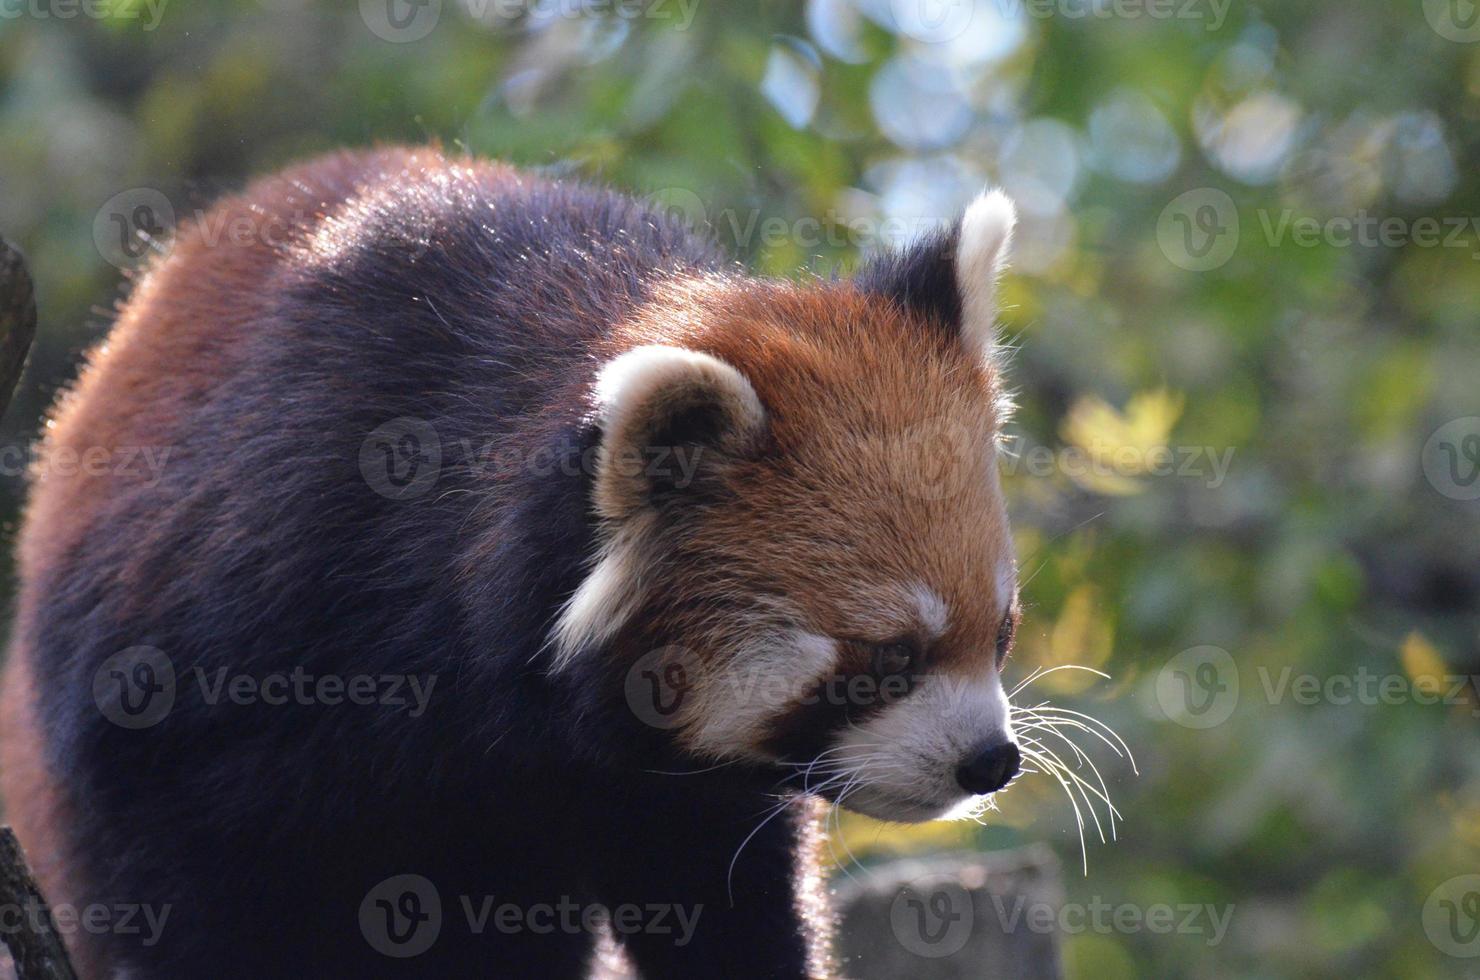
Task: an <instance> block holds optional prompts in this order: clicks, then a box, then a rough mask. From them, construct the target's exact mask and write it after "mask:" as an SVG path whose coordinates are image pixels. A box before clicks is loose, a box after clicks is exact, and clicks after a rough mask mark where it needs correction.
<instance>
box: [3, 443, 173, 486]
mask: <svg viewBox="0 0 1480 980" xmlns="http://www.w3.org/2000/svg"><path fill="white" fill-rule="evenodd" d="M173 451H174V447H173V446H86V447H83V448H81V449H79V448H77V447H75V446H54V445H51V444H50V443H46V442H39V441H38V442H30V443H27V444H26V445H24V446H0V476H9V477H20V476H25V475H26V474H28V473H29V474H31V475H33V476H41V475H44V476H60V477H72V476H117V477H125V478H127V479H129V480H131V481H136V482H137V483H138V484H139V485H141V486H145V487H153V486H156V485H157V484H158V483H159V481H160V478H161V477H162V476H163V475H164V466H165V463H166V462H168V461H169V457H170V453H171V452H173Z"/></svg>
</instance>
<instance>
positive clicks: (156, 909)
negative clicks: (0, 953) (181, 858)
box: [0, 897, 171, 946]
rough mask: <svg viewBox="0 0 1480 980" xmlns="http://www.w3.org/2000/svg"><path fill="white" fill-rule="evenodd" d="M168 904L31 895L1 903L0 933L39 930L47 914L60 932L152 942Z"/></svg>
mask: <svg viewBox="0 0 1480 980" xmlns="http://www.w3.org/2000/svg"><path fill="white" fill-rule="evenodd" d="M170 910H171V906H170V905H169V904H164V905H159V906H155V905H149V904H147V903H144V904H140V903H135V902H116V903H113V904H104V903H102V902H93V903H90V904H88V905H73V904H71V903H69V902H61V903H58V904H56V905H45V904H43V903H41V902H40V901H38V900H37V899H36V898H34V897H28V898H26V899H25V900H24V901H21V902H5V903H0V935H4V936H14V935H16V934H18V933H20V932H23V931H24V932H29V933H38V932H42V931H43V930H45V928H46V917H47V915H48V914H50V916H51V921H52V923H53V924H55V926H56V930H57V932H59V933H61V934H62V935H70V934H75V933H79V932H82V933H87V934H89V935H94V936H104V935H111V936H136V937H138V942H139V944H140V945H142V946H153V945H154V944H155V943H158V942H159V937H160V934H161V933H163V932H164V926H165V922H166V921H168V919H169V917H170Z"/></svg>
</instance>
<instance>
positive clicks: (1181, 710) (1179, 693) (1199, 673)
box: [1156, 646, 1239, 728]
mask: <svg viewBox="0 0 1480 980" xmlns="http://www.w3.org/2000/svg"><path fill="white" fill-rule="evenodd" d="M1238 695H1239V679H1238V665H1237V664H1236V663H1235V662H1234V659H1233V655H1232V654H1230V653H1229V652H1228V651H1227V650H1224V649H1223V648H1222V647H1215V646H1198V647H1192V648H1190V649H1187V650H1183V651H1182V652H1181V653H1179V654H1177V655H1176V656H1175V657H1173V658H1172V659H1171V660H1168V661H1167V662H1166V665H1165V666H1163V667H1162V668H1161V670H1160V671H1159V672H1158V673H1157V675H1156V703H1157V704H1158V705H1160V707H1161V710H1162V712H1163V713H1164V714H1165V715H1166V716H1167V718H1168V719H1170V720H1171V721H1174V722H1176V723H1177V724H1179V725H1182V726H1184V727H1187V728H1212V727H1214V726H1215V725H1221V724H1223V723H1224V722H1225V721H1227V720H1228V719H1229V717H1230V716H1231V715H1232V714H1233V709H1234V708H1235V707H1236V706H1237V705H1238Z"/></svg>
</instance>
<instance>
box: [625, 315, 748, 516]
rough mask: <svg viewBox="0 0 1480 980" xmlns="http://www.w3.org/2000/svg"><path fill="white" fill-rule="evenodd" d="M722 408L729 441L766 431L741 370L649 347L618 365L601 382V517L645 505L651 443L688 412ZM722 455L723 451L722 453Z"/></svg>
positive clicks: (705, 358)
mask: <svg viewBox="0 0 1480 980" xmlns="http://www.w3.org/2000/svg"><path fill="white" fill-rule="evenodd" d="M699 405H704V406H709V407H712V408H714V409H717V410H718V411H719V413H720V414H721V415H722V416H723V417H724V418H725V419H726V420H727V421H728V422H729V423H730V430H728V431H727V433H726V434H725V435H724V436H722V437H721V439H722V442H723V441H734V440H743V439H745V438H747V437H749V436H750V435H752V434H753V433H755V432H757V431H759V429H760V428H761V427H762V426H763V425H764V424H765V420H766V412H765V409H764V408H763V407H762V406H761V400H760V398H758V397H757V396H756V393H755V388H753V387H752V386H751V384H750V381H749V380H747V379H746V377H745V375H743V374H741V373H740V372H739V371H737V370H735V368H733V367H731V366H730V365H728V364H726V363H725V362H724V361H721V360H720V359H719V358H717V357H712V356H710V355H709V354H702V353H699V352H698V351H691V350H685V349H684V348H682V347H670V346H667V345H664V344H648V345H644V346H642V347H634V348H633V349H632V350H630V351H627V352H626V353H625V354H622V355H620V356H618V357H616V358H613V359H612V360H611V361H610V362H609V363H608V364H607V365H606V366H605V367H604V368H602V369H601V373H600V374H599V375H598V376H597V378H596V412H597V417H598V420H599V421H600V424H601V429H602V436H601V445H600V447H599V449H598V450H597V457H596V505H597V510H598V512H599V513H600V514H601V516H602V517H605V518H608V519H611V520H616V519H620V518H623V517H626V516H628V515H629V514H631V513H633V512H634V511H636V510H637V509H638V508H640V507H641V506H642V504H643V503H644V500H643V492H644V490H645V487H644V485H643V481H642V480H641V479H640V478H639V474H640V473H641V472H642V470H641V467H642V466H643V465H644V464H645V463H646V462H648V461H647V460H646V459H645V458H644V456H643V454H644V453H645V452H646V451H647V449H648V440H649V439H650V437H651V436H652V434H653V432H654V431H655V429H657V428H658V427H660V426H661V425H662V423H663V421H664V420H665V419H667V418H671V417H672V416H673V415H674V414H676V413H677V412H679V411H681V410H683V409H684V408H691V407H695V406H699ZM721 448H723V447H721Z"/></svg>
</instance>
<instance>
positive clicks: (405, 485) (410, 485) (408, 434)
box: [360, 416, 442, 500]
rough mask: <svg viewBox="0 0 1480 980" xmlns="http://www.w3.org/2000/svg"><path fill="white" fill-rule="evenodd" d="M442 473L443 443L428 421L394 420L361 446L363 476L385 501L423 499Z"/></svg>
mask: <svg viewBox="0 0 1480 980" xmlns="http://www.w3.org/2000/svg"><path fill="white" fill-rule="evenodd" d="M441 473H442V441H441V439H439V438H438V436H437V430H436V429H435V428H434V427H433V426H432V424H431V423H430V422H428V421H426V420H425V419H417V418H411V417H409V416H408V417H402V418H395V419H391V420H390V421H389V422H387V423H385V424H384V425H381V426H378V427H377V428H376V429H375V431H374V432H371V433H370V434H369V435H368V436H366V437H365V441H364V442H362V443H361V444H360V475H361V476H362V477H364V478H365V482H366V483H367V484H368V485H369V486H370V489H372V490H374V491H375V492H376V493H378V494H380V495H381V496H382V497H388V498H390V499H391V500H411V499H414V498H416V497H420V496H422V495H423V494H425V493H426V492H427V491H428V490H430V489H432V487H433V486H435V485H436V483H437V478H438V477H439V476H440V475H441Z"/></svg>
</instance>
